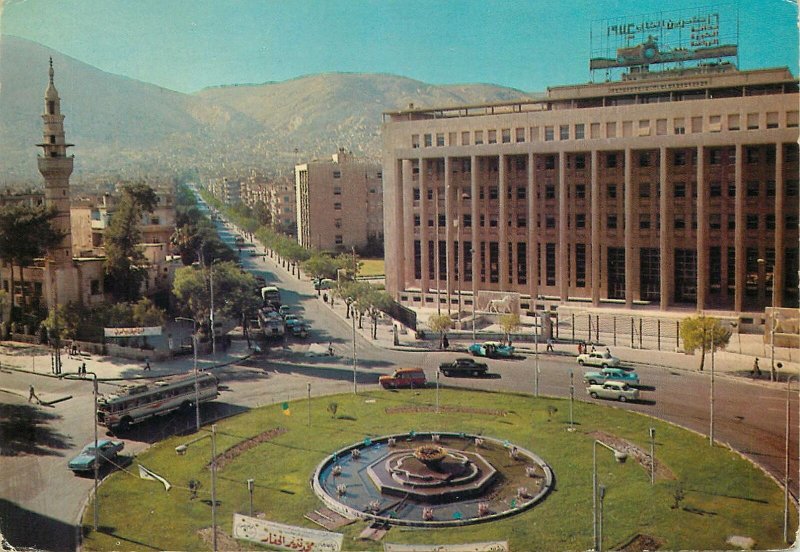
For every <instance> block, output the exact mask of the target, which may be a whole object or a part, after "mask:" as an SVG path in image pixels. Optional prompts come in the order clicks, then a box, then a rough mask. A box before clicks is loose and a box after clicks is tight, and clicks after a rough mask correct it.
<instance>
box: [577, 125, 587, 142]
mask: <svg viewBox="0 0 800 552" xmlns="http://www.w3.org/2000/svg"><path fill="white" fill-rule="evenodd" d="M585 135H586V128H585V126H584V124H583V123H578V124H576V125H575V139H576V140H583V139H584V137H585Z"/></svg>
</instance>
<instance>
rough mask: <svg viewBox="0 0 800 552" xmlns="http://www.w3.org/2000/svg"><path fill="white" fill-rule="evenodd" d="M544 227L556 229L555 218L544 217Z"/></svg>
mask: <svg viewBox="0 0 800 552" xmlns="http://www.w3.org/2000/svg"><path fill="white" fill-rule="evenodd" d="M544 227H545V228H555V227H556V217H545V218H544Z"/></svg>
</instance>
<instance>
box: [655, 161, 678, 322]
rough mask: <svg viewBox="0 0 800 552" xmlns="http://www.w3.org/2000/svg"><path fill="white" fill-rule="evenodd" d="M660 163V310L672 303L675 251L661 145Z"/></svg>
mask: <svg viewBox="0 0 800 552" xmlns="http://www.w3.org/2000/svg"><path fill="white" fill-rule="evenodd" d="M659 156H660V157H661V165H660V166H659V170H658V179H659V181H660V182H661V197H660V198H659V200H658V207H659V212H660V213H661V228H660V229H659V234H658V246H659V257H658V262H659V266H658V269H659V275H658V280H659V281H658V284H659V288H660V289H659V294H660V295H661V297H660V301H659V307H660V309H661V310H662V311H664V310H667V309H668V308H669V305H670V304H671V303H672V301H671V299H672V286H671V285H670V283H671V282H672V278H673V276H674V274H673V271H674V268H673V265H674V262H675V252H674V251H673V247H674V246H673V237H672V235H673V232H674V229H673V228H672V225H673V224H674V222H675V221H674V215H673V214H674V210H673V208H672V207H673V197H672V196H673V192H672V182H671V181H670V180H669V173H668V170H667V167H668V166H669V151H668V150H667V148H666V147H664V146H661V148H660V150H659Z"/></svg>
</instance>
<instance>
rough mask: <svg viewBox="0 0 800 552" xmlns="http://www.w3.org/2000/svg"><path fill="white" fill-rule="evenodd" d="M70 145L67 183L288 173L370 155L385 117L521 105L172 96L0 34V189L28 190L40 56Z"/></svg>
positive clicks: (281, 89) (310, 82)
mask: <svg viewBox="0 0 800 552" xmlns="http://www.w3.org/2000/svg"><path fill="white" fill-rule="evenodd" d="M50 56H52V57H53V63H54V66H55V71H56V78H55V84H56V88H57V89H58V91H59V94H60V96H61V99H62V107H63V113H64V114H65V115H66V120H65V127H66V132H67V137H68V139H69V141H70V142H72V143H75V144H76V146H75V148H73V153H75V155H76V163H75V165H76V176H79V175H83V176H89V175H100V174H114V173H117V174H120V175H124V176H128V177H135V176H137V175H139V174H145V173H153V172H164V171H170V172H174V171H178V170H180V169H183V168H187V167H196V168H198V169H200V170H201V171H203V172H211V173H215V174H218V173H220V172H221V171H225V170H229V171H232V170H235V169H249V168H255V169H257V170H267V171H269V170H277V169H279V168H280V169H283V170H284V171H286V170H291V167H292V165H293V164H294V163H295V162H296V161H297V160H300V159H307V158H309V157H319V156H323V155H328V154H330V153H332V152H334V151H336V149H337V148H338V147H345V148H348V149H350V150H352V151H354V152H356V153H361V154H365V155H370V156H373V157H377V156H378V155H379V152H380V136H379V132H380V124H381V114H382V113H383V112H384V111H388V110H393V109H399V108H405V107H407V106H408V104H410V103H413V104H414V105H415V106H417V107H443V106H449V105H463V104H473V103H481V102H494V101H502V100H508V99H517V98H523V97H526V95H525V94H524V93H522V92H520V91H518V90H514V89H510V88H503V87H499V86H493V85H487V84H476V85H449V86H433V85H429V84H425V83H422V82H419V81H415V80H411V79H407V78H404V77H398V76H393V75H384V74H347V73H329V74H319V75H311V76H307V77H301V78H296V79H293V80H289V81H285V82H279V83H266V84H260V85H239V86H222V87H215V88H209V89H206V90H203V91H200V92H198V93H196V94H182V93H179V92H174V91H171V90H167V89H164V88H161V87H158V86H155V85H152V84H148V83H144V82H141V81H137V80H134V79H130V78H127V77H122V76H119V75H114V74H110V73H107V72H104V71H101V70H99V69H97V68H95V67H92V66H90V65H87V64H85V63H83V62H81V61H79V60H76V59H74V58H71V57H69V56H65V55H63V54H61V53H59V52H56V51H54V50H51V49H49V48H46V47H44V46H42V45H40V44H37V43H35V42H30V41H28V40H25V39H21V38H16V37H11V36H6V35H0V85H1V86H0V156H2V159H3V163H2V165H0V185H2V184H4V183H7V182H11V181H19V180H30V181H33V182H38V181H39V177H38V173H37V171H36V158H35V156H36V153H37V152H36V148H35V146H34V144H36V143H38V142H39V141H41V118H40V115H41V113H42V112H43V107H44V106H43V94H44V90H45V88H46V86H47V67H48V65H47V63H48V58H49V57H50Z"/></svg>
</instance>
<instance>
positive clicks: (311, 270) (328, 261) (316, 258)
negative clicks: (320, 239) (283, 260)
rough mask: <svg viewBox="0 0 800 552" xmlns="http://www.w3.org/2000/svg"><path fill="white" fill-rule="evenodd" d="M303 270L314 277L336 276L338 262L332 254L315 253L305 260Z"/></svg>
mask: <svg viewBox="0 0 800 552" xmlns="http://www.w3.org/2000/svg"><path fill="white" fill-rule="evenodd" d="M303 271H305V272H306V273H307V274H309V275H310V276H311V277H312V278H336V263H335V262H334V260H333V258H331V256H330V255H327V254H325V253H313V254H312V255H311V257H309V258H308V259H306V260H305V261H304V262H303Z"/></svg>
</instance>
